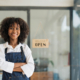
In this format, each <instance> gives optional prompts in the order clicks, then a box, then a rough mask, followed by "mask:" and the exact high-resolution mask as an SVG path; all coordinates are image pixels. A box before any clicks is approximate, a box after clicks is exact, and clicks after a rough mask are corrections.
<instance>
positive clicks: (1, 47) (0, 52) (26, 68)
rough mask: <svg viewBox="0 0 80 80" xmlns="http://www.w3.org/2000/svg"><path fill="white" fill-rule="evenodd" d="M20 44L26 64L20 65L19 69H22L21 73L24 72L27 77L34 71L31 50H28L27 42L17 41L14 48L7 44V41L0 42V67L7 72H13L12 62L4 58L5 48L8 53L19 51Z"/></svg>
mask: <svg viewBox="0 0 80 80" xmlns="http://www.w3.org/2000/svg"><path fill="white" fill-rule="evenodd" d="M20 46H22V47H23V51H24V54H25V56H26V62H27V64H25V65H23V66H21V69H22V70H23V73H24V74H26V76H27V77H30V76H31V75H32V74H33V72H34V61H33V57H32V51H31V50H30V48H29V47H28V45H27V44H21V43H19V44H18V45H17V46H16V47H15V48H13V47H12V46H11V45H9V44H8V42H6V43H4V44H0V69H1V70H3V71H6V72H8V73H12V72H13V68H14V63H13V62H8V61H6V60H5V48H8V49H7V54H8V53H9V52H21V49H20ZM17 54H18V53H17Z"/></svg>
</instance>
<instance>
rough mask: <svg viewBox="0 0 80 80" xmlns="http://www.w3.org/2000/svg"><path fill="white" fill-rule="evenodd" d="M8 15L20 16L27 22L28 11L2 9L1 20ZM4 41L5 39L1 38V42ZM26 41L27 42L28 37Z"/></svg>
mask: <svg viewBox="0 0 80 80" xmlns="http://www.w3.org/2000/svg"><path fill="white" fill-rule="evenodd" d="M4 13H5V14H4ZM6 17H20V18H22V19H23V20H25V21H26V22H27V11H0V22H1V21H2V20H3V19H4V18H6ZM3 42H4V41H3V40H2V39H1V38H0V43H3ZM24 43H27V39H26V40H25V42H24Z"/></svg>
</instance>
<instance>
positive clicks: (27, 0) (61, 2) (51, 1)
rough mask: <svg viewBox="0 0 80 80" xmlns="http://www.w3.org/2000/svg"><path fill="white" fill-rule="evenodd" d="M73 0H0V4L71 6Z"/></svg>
mask: <svg viewBox="0 0 80 80" xmlns="http://www.w3.org/2000/svg"><path fill="white" fill-rule="evenodd" d="M73 5H74V0H0V6H49V7H71V6H73Z"/></svg>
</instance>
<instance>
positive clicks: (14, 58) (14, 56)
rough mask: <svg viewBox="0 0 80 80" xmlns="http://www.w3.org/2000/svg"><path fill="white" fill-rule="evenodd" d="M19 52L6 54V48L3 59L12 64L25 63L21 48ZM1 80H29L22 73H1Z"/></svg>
mask: <svg viewBox="0 0 80 80" xmlns="http://www.w3.org/2000/svg"><path fill="white" fill-rule="evenodd" d="M20 48H21V52H10V53H7V48H6V49H5V59H6V61H9V62H13V63H19V62H26V57H25V55H24V52H23V48H22V46H21V47H20ZM2 80H29V78H28V77H27V76H26V75H24V74H22V72H13V73H8V72H5V71H3V75H2Z"/></svg>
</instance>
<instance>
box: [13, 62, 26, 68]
mask: <svg viewBox="0 0 80 80" xmlns="http://www.w3.org/2000/svg"><path fill="white" fill-rule="evenodd" d="M25 64H26V63H14V68H18V67H20V66H23V65H25Z"/></svg>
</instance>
